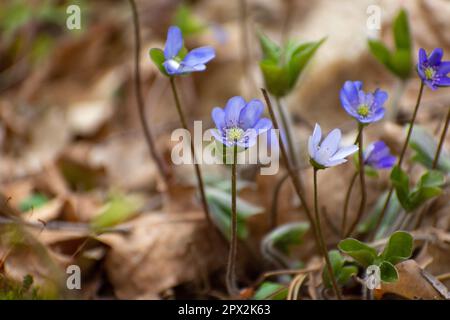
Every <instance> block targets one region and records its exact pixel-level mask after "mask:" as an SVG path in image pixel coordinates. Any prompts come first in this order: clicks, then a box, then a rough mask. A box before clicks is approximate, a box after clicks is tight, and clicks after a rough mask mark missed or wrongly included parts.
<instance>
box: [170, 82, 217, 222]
mask: <svg viewBox="0 0 450 320" xmlns="http://www.w3.org/2000/svg"><path fill="white" fill-rule="evenodd" d="M170 86H171V88H172V92H173V97H174V99H175V106H176V108H177V112H178V116H179V117H180V122H181V125H182V126H183V129H184V130H186V131H187V132H190V131H189V128H188V125H187V122H186V118H185V116H184V113H183V109H182V108H181V103H180V98H179V97H178V92H177V88H176V86H175V79H174V78H173V77H170ZM190 143H191V154H192V160H193V162H194V169H195V174H196V176H197V182H198V187H199V189H200V197H201V200H202V205H203V210H204V212H205V217H206V221H208V224H209V225H210V226H212V225H213V224H212V221H211V216H210V213H209V207H208V202H207V200H206V194H205V185H204V183H203V177H202V172H201V170H200V165H199V164H198V162H197V157H196V155H195V146H194V139H192V137H190Z"/></svg>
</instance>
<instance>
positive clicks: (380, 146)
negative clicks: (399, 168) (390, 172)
mask: <svg viewBox="0 0 450 320" xmlns="http://www.w3.org/2000/svg"><path fill="white" fill-rule="evenodd" d="M395 161H396V158H395V157H394V156H393V155H392V154H391V151H390V150H389V147H388V146H387V145H386V143H384V142H383V141H376V142H373V143H371V144H370V145H369V146H368V147H367V149H366V150H365V152H364V164H365V165H368V166H370V167H372V168H374V169H389V168H392V167H393V166H394V164H395Z"/></svg>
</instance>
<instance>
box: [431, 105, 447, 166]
mask: <svg viewBox="0 0 450 320" xmlns="http://www.w3.org/2000/svg"><path fill="white" fill-rule="evenodd" d="M447 109H448V111H447V118H446V119H445V124H444V130H442V134H441V139H440V140H439V145H438V148H437V150H436V154H435V155H434V160H433V166H432V169H436V168H437V166H438V163H439V156H440V155H441V151H442V147H443V145H444V140H445V136H446V135H447V131H448V124H449V122H450V106H449V107H448V108H447Z"/></svg>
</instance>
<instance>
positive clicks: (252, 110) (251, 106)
mask: <svg viewBox="0 0 450 320" xmlns="http://www.w3.org/2000/svg"><path fill="white" fill-rule="evenodd" d="M263 111H264V105H263V103H262V102H261V101H260V100H258V99H253V100H251V101H249V102H248V103H247V105H246V106H245V107H244V109H242V111H241V114H240V115H239V127H240V128H242V129H244V130H247V129H249V128H252V127H253V126H254V125H255V124H256V123H257V122H258V120H259V118H260V117H261V115H262V113H263Z"/></svg>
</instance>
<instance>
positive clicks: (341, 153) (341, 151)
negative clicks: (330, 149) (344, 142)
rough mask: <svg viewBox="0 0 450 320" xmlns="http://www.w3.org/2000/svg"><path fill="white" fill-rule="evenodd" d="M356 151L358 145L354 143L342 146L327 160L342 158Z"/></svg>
mask: <svg viewBox="0 0 450 320" xmlns="http://www.w3.org/2000/svg"><path fill="white" fill-rule="evenodd" d="M356 151H358V146H356V145H350V146H347V147H342V148H340V149H339V150H338V151H337V152H336V153H335V154H334V155H333V156H332V157H331V158H330V159H329V161H335V160H340V159H344V158H346V157H348V156H349V155H351V154H353V153H355V152H356Z"/></svg>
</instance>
